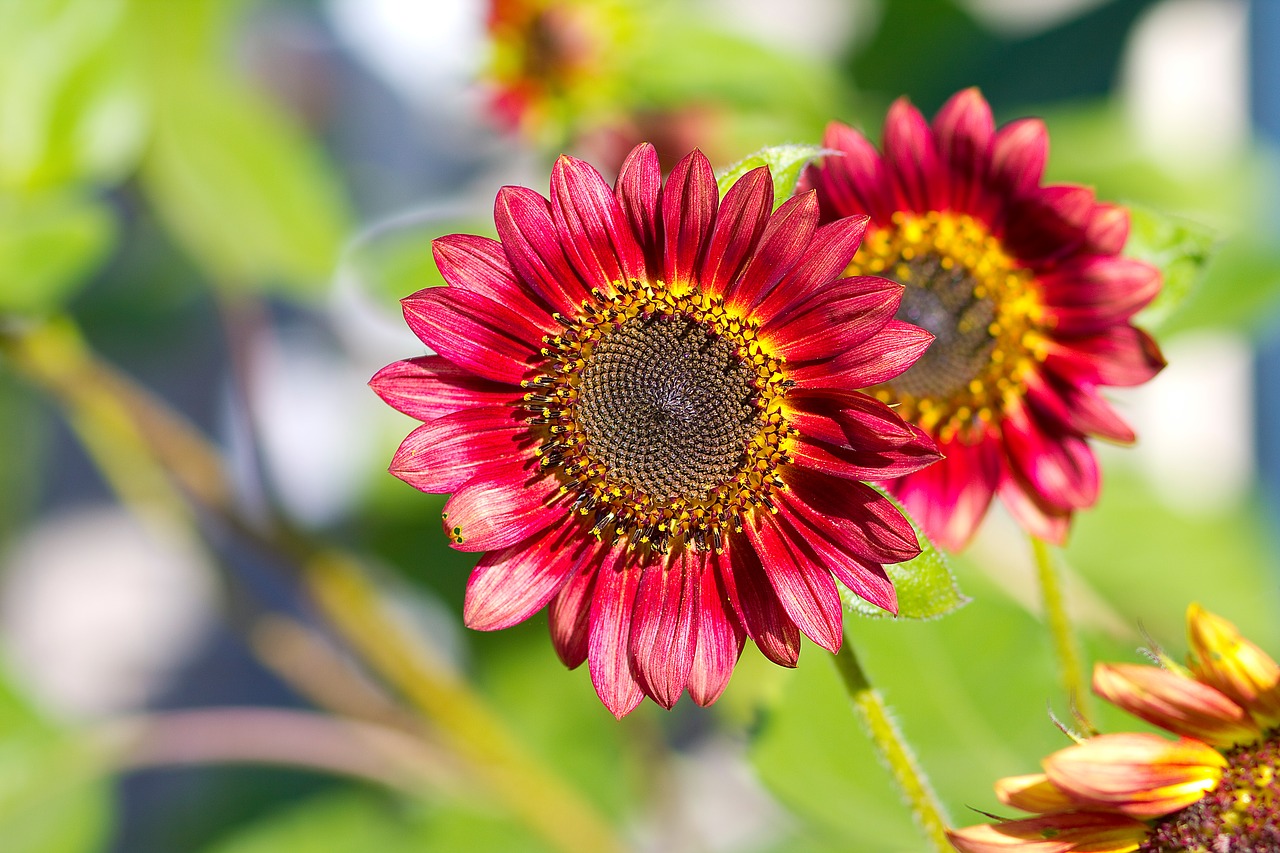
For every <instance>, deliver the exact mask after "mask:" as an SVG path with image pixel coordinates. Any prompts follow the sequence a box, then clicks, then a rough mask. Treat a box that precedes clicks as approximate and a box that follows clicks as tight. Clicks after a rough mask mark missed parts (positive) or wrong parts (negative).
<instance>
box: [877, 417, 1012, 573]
mask: <svg viewBox="0 0 1280 853" xmlns="http://www.w3.org/2000/svg"><path fill="white" fill-rule="evenodd" d="M938 450H939V451H940V452H941V453H942V456H943V459H942V461H941V462H938V463H936V464H934V465H930V466H929V467H927V468H925V469H924V470H923V471H919V472H917V473H915V474H911V475H909V476H906V477H899V478H898V479H896V480H891V481H888V482H886V483H885V484H884V485H885V486H886V487H887V488H888V489H889V490H890V491H892V492H893V494H894V496H895V497H896V498H897V499H898V500H899V501H901V502H902V505H903V506H905V507H906V508H907V510H908V511H909V512H910V513H911V516H912V517H913V518H914V519H915V520H916V523H917V524H919V525H920V526H921V527H923V528H924V531H925V533H926V534H928V535H929V537H930V538H931V539H933V540H934V541H935V542H937V543H938V544H940V545H942V546H943V547H945V548H948V549H950V550H952V551H959V550H962V549H963V548H964V547H965V546H966V545H967V544H968V543H969V540H970V539H971V538H973V534H974V533H975V532H976V531H977V529H978V525H979V524H980V523H981V522H982V519H983V518H984V517H985V516H986V513H987V509H988V507H990V506H991V499H992V497H993V496H994V495H995V491H996V487H997V486H998V485H999V483H1000V474H1001V455H1000V445H999V443H998V442H997V441H996V440H995V439H992V438H989V437H983V438H981V439H979V440H978V441H976V442H972V443H970V442H966V441H963V440H960V439H953V440H951V441H946V442H942V443H939V445H938Z"/></svg>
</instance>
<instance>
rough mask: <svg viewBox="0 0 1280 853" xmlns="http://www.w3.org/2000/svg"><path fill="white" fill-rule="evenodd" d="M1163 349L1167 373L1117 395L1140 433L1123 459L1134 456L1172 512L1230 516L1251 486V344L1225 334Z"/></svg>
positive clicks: (1189, 337)
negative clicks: (1227, 513)
mask: <svg viewBox="0 0 1280 853" xmlns="http://www.w3.org/2000/svg"><path fill="white" fill-rule="evenodd" d="M1161 343H1162V348H1163V350H1164V354H1165V358H1166V359H1167V360H1168V362H1169V366H1168V367H1166V368H1165V369H1164V370H1163V371H1161V373H1160V375H1159V376H1157V377H1156V378H1155V379H1153V380H1152V381H1151V382H1149V383H1147V384H1146V385H1143V386H1140V387H1138V388H1125V389H1121V391H1120V392H1119V393H1120V394H1123V396H1124V397H1125V398H1126V400H1127V402H1128V403H1129V404H1130V405H1129V406H1128V407H1127V408H1128V409H1129V411H1127V412H1126V417H1128V418H1129V420H1130V422H1131V423H1132V424H1133V426H1134V428H1135V429H1136V430H1137V431H1138V444H1137V447H1136V448H1134V449H1133V450H1132V451H1130V450H1128V449H1125V450H1123V451H1121V452H1122V453H1124V454H1125V455H1126V456H1127V455H1130V454H1132V456H1133V459H1134V460H1135V461H1136V462H1137V464H1138V465H1139V466H1140V467H1141V468H1142V470H1143V472H1144V474H1145V475H1146V476H1147V478H1148V479H1149V480H1150V481H1151V482H1152V483H1153V485H1154V486H1155V493H1156V495H1157V496H1158V497H1159V499H1160V501H1161V502H1162V503H1164V504H1165V505H1166V506H1168V507H1169V508H1170V509H1173V510H1175V511H1177V512H1182V513H1186V514H1188V515H1191V514H1199V513H1206V512H1215V511H1223V510H1227V509H1230V508H1231V507H1233V506H1236V505H1238V504H1239V503H1240V502H1241V501H1243V500H1244V498H1245V495H1246V493H1247V492H1248V490H1249V488H1250V487H1251V486H1252V485H1253V465H1254V457H1255V452H1254V442H1255V436H1254V431H1253V419H1254V408H1253V356H1252V353H1251V351H1250V349H1249V344H1248V342H1247V341H1245V340H1243V339H1241V338H1240V337H1239V336H1236V335H1231V334H1228V333H1224V332H1194V333H1188V334H1184V335H1180V336H1178V337H1176V338H1173V339H1172V340H1169V341H1162V342H1161ZM1117 396H1118V395H1117ZM1108 455H1109V456H1110V454H1108ZM1117 455H1118V454H1117ZM1114 461H1118V460H1116V459H1115V457H1114V456H1112V457H1111V458H1109V459H1107V460H1104V463H1103V464H1104V465H1106V464H1111V463H1112V462H1114Z"/></svg>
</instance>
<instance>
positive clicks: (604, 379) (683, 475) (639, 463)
mask: <svg viewBox="0 0 1280 853" xmlns="http://www.w3.org/2000/svg"><path fill="white" fill-rule="evenodd" d="M754 374H755V371H753V370H751V369H750V368H749V367H748V366H747V365H745V364H743V363H742V361H741V360H740V359H738V357H737V347H736V346H735V345H734V344H733V342H731V341H730V340H728V339H727V338H723V337H720V336H719V335H715V334H711V333H708V330H707V329H706V328H705V327H703V326H701V324H699V323H697V322H696V321H694V320H691V319H690V318H688V317H686V316H682V315H676V316H672V317H663V316H655V317H649V318H647V319H646V318H643V317H634V318H632V319H630V320H628V321H627V322H626V323H624V324H623V325H622V326H621V328H619V329H617V330H616V331H614V332H612V333H611V334H608V335H606V336H605V337H603V338H602V339H601V341H600V342H599V343H598V344H597V345H596V347H595V350H594V352H593V353H592V354H591V358H590V360H589V362H588V363H587V365H586V367H585V368H584V369H583V371H582V378H581V382H580V384H579V386H578V406H577V421H578V424H579V425H580V427H581V429H582V432H583V434H584V436H585V438H586V449H587V453H588V454H590V455H591V456H594V457H595V458H597V459H599V460H600V461H601V462H602V463H604V465H605V466H606V467H607V468H608V469H609V471H610V473H611V474H612V476H614V477H616V478H618V479H620V480H622V481H624V482H625V483H627V484H628V485H630V486H632V487H633V488H635V489H637V490H639V491H641V492H644V493H646V494H647V495H649V496H650V497H651V498H653V499H654V500H655V501H659V502H661V501H670V500H672V499H676V498H680V497H686V498H690V499H694V500H699V501H705V500H706V499H707V498H708V497H710V496H711V493H712V492H713V491H714V490H715V488H716V487H717V486H719V485H720V484H721V483H723V482H725V481H726V480H728V479H729V478H730V477H732V476H733V474H734V473H735V472H736V471H738V470H739V469H740V468H741V467H742V463H743V460H744V459H745V457H746V449H745V448H746V444H747V441H748V440H749V439H750V438H751V437H752V436H754V435H755V434H756V433H757V432H759V430H760V427H761V422H760V413H759V410H758V409H757V408H756V407H755V405H754V401H755V397H756V389H755V386H754V384H753V381H752V380H753V379H754V378H755V376H754Z"/></svg>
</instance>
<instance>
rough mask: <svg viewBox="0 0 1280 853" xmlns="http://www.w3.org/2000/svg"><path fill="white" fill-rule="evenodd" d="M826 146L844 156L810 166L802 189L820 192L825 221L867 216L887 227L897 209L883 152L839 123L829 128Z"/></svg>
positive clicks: (819, 202)
mask: <svg viewBox="0 0 1280 853" xmlns="http://www.w3.org/2000/svg"><path fill="white" fill-rule="evenodd" d="M822 147H823V148H830V149H832V150H834V151H839V152H840V153H841V154H843V155H844V156H843V157H830V156H828V158H827V159H826V160H825V161H824V162H823V163H822V164H821V165H810V166H808V167H807V168H806V169H805V171H804V173H803V175H802V176H801V185H800V187H799V189H801V190H805V189H810V188H812V189H814V190H816V191H817V193H818V204H819V206H820V207H821V209H822V219H823V221H826V222H829V221H831V220H834V219H839V218H840V217H842V216H848V215H849V214H851V213H867V214H870V215H871V218H872V220H873V221H874V222H875V224H876V225H887V224H888V222H889V219H890V217H891V216H892V215H893V212H894V210H896V209H897V208H896V207H895V206H894V203H893V188H892V186H891V185H890V178H889V174H888V169H887V168H886V167H885V164H884V161H883V160H882V159H881V158H880V152H878V151H876V148H875V146H874V145H872V144H871V143H870V142H869V141H868V140H867V138H866V137H864V136H863V135H862V134H861V133H858V132H857V131H856V130H854V129H853V128H851V127H848V126H847V125H843V124H840V123H839V122H832V123H831V124H828V125H827V129H826V132H825V133H824V134H823V137H822Z"/></svg>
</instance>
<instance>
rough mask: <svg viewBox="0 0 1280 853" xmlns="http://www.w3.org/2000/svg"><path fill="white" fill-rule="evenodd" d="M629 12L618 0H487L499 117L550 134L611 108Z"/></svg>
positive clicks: (537, 133) (529, 130) (495, 104)
mask: <svg viewBox="0 0 1280 853" xmlns="http://www.w3.org/2000/svg"><path fill="white" fill-rule="evenodd" d="M628 19H629V12H628V10H627V8H626V7H625V6H624V5H623V4H621V3H618V2H616V0H491V2H490V5H489V15H488V20H487V22H486V25H487V29H488V32H489V39H490V61H489V65H488V69H487V77H488V81H489V83H490V85H491V86H492V87H493V101H492V103H493V110H494V113H495V114H496V115H497V117H498V118H499V120H500V121H502V122H503V123H504V124H506V125H508V126H509V127H512V128H518V129H519V130H521V131H522V132H523V133H525V134H526V135H528V136H531V137H552V138H554V137H556V136H557V134H560V133H563V132H564V131H566V130H568V129H570V125H573V124H575V123H579V122H583V121H587V122H588V123H590V120H591V119H592V117H594V118H595V119H597V120H598V119H599V118H600V115H599V114H600V113H610V112H612V111H613V110H612V109H611V107H610V105H611V104H612V103H613V102H614V101H615V100H616V97H615V96H616V94H617V92H616V91H615V90H616V85H615V84H616V82H617V81H616V79H615V78H616V76H617V75H616V73H615V69H616V67H617V65H616V57H615V56H614V54H615V53H616V50H617V48H618V46H619V45H620V44H621V43H622V42H623V40H624V39H623V33H625V31H626V29H627V26H628Z"/></svg>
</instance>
